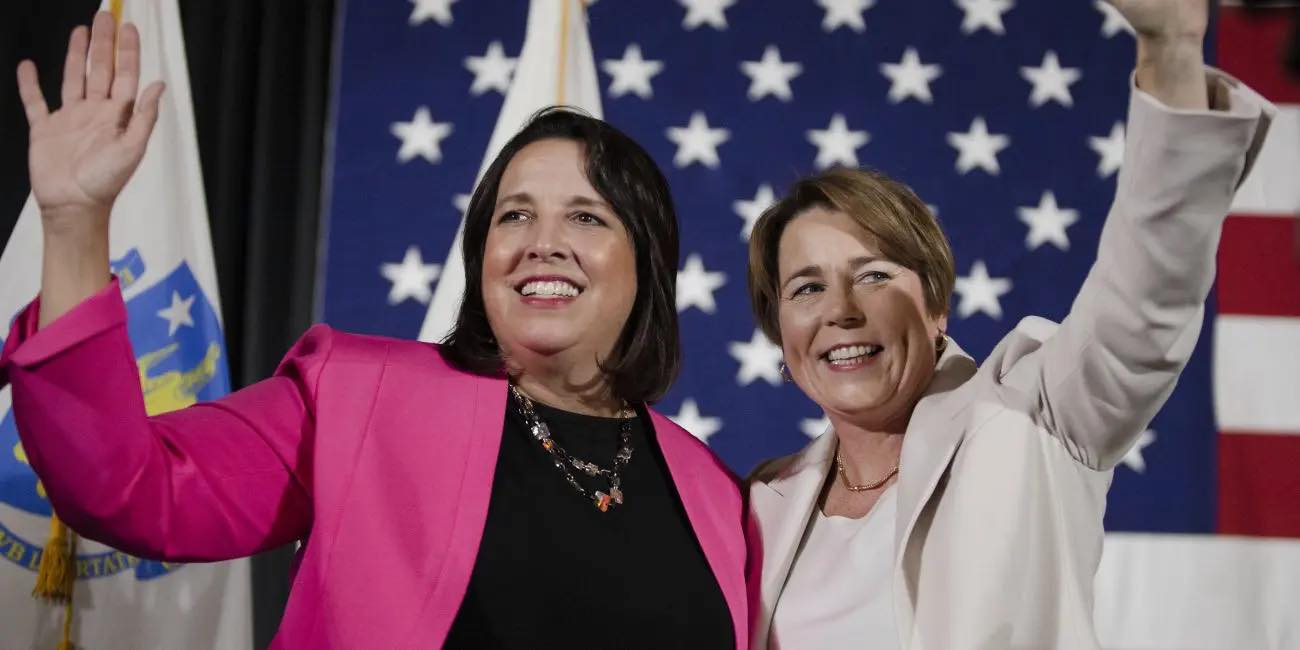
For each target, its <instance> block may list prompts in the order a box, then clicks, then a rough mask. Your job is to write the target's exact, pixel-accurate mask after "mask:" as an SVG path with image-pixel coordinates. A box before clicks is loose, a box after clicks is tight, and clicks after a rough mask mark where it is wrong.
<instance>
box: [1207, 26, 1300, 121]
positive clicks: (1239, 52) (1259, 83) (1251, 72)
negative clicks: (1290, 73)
mask: <svg viewBox="0 0 1300 650" xmlns="http://www.w3.org/2000/svg"><path fill="white" fill-rule="evenodd" d="M1298 15H1300V7H1285V8H1281V7H1280V8H1273V9H1257V10H1248V9H1246V8H1245V7H1221V8H1220V9H1219V23H1218V31H1219V36H1218V57H1219V61H1218V66H1219V68H1221V69H1222V70H1223V71H1224V72H1227V73H1229V74H1231V75H1233V76H1235V77H1237V78H1238V79H1240V80H1242V81H1243V82H1244V83H1245V84H1246V85H1248V86H1250V87H1251V88H1254V89H1255V91H1256V92H1258V93H1260V94H1261V95H1263V96H1265V97H1267V98H1268V99H1270V100H1272V101H1274V102H1278V103H1300V81H1298V80H1297V79H1295V78H1294V77H1291V78H1288V77H1287V75H1286V72H1285V70H1284V69H1283V67H1282V56H1283V53H1284V52H1285V47H1286V43H1287V39H1289V38H1290V37H1291V30H1292V24H1293V21H1294V20H1295V18H1296V16H1298Z"/></svg>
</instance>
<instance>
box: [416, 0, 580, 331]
mask: <svg viewBox="0 0 1300 650" xmlns="http://www.w3.org/2000/svg"><path fill="white" fill-rule="evenodd" d="M557 104H562V105H565V106H572V107H575V108H580V109H582V110H584V111H586V112H587V113H590V114H591V115H592V116H594V117H600V116H601V110H600V85H599V82H598V81H597V79H596V59H595V57H594V56H593V55H592V53H591V40H590V39H589V38H588V37H587V14H586V11H585V4H584V3H583V2H582V0H532V1H531V3H530V4H529V7H528V27H527V29H526V30H525V32H524V46H523V50H522V51H521V52H520V54H519V62H518V65H517V66H516V67H515V74H514V80H513V81H512V82H511V84H510V92H508V93H506V100H505V103H504V104H502V106H501V115H500V116H499V117H498V118H497V124H496V127H495V128H493V130H492V138H491V139H490V140H489V141H488V147H487V151H486V152H485V153H484V155H483V164H482V165H480V166H479V171H478V176H477V177H476V178H475V181H474V182H475V183H477V182H478V181H479V180H480V179H482V178H483V173H484V172H485V171H487V168H488V166H489V165H491V164H492V160H493V159H495V158H496V156H497V153H499V152H500V151H501V148H502V147H504V146H505V144H506V142H508V141H509V140H510V138H512V137H514V135H515V134H516V133H518V132H519V130H520V129H521V128H523V126H524V123H525V122H527V121H528V118H529V117H530V116H532V115H533V113H536V112H537V111H539V110H541V109H543V108H546V107H547V106H553V105H557ZM464 231H465V223H464V215H461V225H460V227H459V228H458V229H457V230H456V238H455V239H453V240H452V243H451V251H450V252H449V253H448V254H447V262H446V263H445V264H443V266H442V276H441V279H440V280H439V281H438V288H437V289H436V290H435V291H434V292H433V299H432V300H430V301H429V311H428V312H427V313H426V314H425V317H424V324H423V325H422V326H421V327H420V340H421V341H428V342H434V341H439V340H441V339H442V338H443V337H444V336H446V334H447V333H448V332H450V331H451V326H452V324H453V323H454V322H455V320H456V312H457V310H458V309H459V308H460V299H461V295H462V294H463V293H464V290H465V263H464V260H462V259H461V254H460V241H461V235H462V234H463V233H464Z"/></svg>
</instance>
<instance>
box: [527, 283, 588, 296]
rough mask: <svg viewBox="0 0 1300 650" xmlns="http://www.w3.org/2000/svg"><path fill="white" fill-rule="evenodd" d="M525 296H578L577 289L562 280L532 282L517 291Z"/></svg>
mask: <svg viewBox="0 0 1300 650" xmlns="http://www.w3.org/2000/svg"><path fill="white" fill-rule="evenodd" d="M519 293H520V294H523V295H525V296H562V297H566V298H572V297H574V296H577V295H578V287H576V286H574V285H572V284H570V283H568V282H565V281H563V280H551V281H549V282H542V281H533V282H529V283H528V284H525V285H524V286H523V288H521V289H520V290H519Z"/></svg>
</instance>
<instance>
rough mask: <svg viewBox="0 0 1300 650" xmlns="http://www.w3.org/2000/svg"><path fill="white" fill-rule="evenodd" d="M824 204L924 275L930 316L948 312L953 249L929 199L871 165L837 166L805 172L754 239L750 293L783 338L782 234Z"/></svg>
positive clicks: (777, 338)
mask: <svg viewBox="0 0 1300 650" xmlns="http://www.w3.org/2000/svg"><path fill="white" fill-rule="evenodd" d="M816 206H823V207H826V208H828V209H831V210H837V211H839V212H843V213H844V214H846V215H848V216H849V217H851V218H852V219H853V220H854V221H856V222H857V223H858V225H860V226H862V229H863V230H866V231H867V232H868V233H870V234H871V235H872V236H873V237H875V239H876V242H877V244H878V246H879V247H880V252H881V254H883V255H884V256H885V257H887V258H889V260H890V261H892V262H894V263H896V264H901V265H903V266H905V267H907V268H909V269H911V270H912V271H914V272H916V274H917V275H919V276H920V277H921V288H922V291H923V292H924V293H925V306H926V308H927V309H928V310H929V311H930V315H931V316H938V315H941V314H946V313H948V301H949V300H950V299H951V298H952V289H953V284H954V283H955V282H956V271H955V269H954V264H953V260H952V248H951V247H950V246H949V245H948V238H947V237H946V236H945V235H944V234H943V230H942V229H941V228H940V227H939V221H938V220H937V219H935V217H934V214H933V213H931V212H930V209H929V208H928V207H926V205H925V202H924V201H922V200H921V199H920V197H918V196H917V195H916V193H915V192H913V191H912V189H911V188H909V187H907V186H906V185H903V184H902V183H900V182H898V181H896V180H894V179H892V178H890V177H888V176H886V175H884V174H882V173H880V172H878V171H874V170H862V169H846V168H835V169H831V170H829V171H825V172H822V173H820V174H816V175H813V176H808V177H805V178H802V179H800V180H798V181H796V182H795V183H794V185H792V186H791V187H790V191H789V192H788V193H787V194H786V196H785V197H784V198H782V199H781V200H780V201H777V202H776V203H774V204H772V207H770V208H768V209H767V210H766V211H764V212H763V215H762V216H761V217H759V219H758V222H757V223H756V224H755V225H754V231H753V234H751V235H750V238H749V299H750V304H751V305H752V306H753V308H754V319H755V320H757V321H758V326H759V327H760V328H761V329H762V330H763V333H764V334H766V335H767V337H768V338H769V339H771V340H772V341H774V342H777V343H780V342H781V327H780V324H779V321H778V318H777V310H778V306H779V305H780V302H781V300H780V292H779V285H780V279H779V278H778V277H777V272H778V270H777V260H778V259H779V257H778V253H779V248H780V244H781V234H782V233H784V232H785V227H786V226H787V225H789V224H790V222H791V221H792V220H793V219H794V218H795V217H797V216H798V215H800V214H801V213H803V212H804V211H805V210H808V209H809V208H813V207H816Z"/></svg>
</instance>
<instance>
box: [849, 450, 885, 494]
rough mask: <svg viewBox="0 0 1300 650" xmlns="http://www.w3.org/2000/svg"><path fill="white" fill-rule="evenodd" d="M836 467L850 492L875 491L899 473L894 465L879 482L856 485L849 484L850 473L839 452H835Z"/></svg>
mask: <svg viewBox="0 0 1300 650" xmlns="http://www.w3.org/2000/svg"><path fill="white" fill-rule="evenodd" d="M835 467H836V468H837V469H839V474H840V481H841V482H843V483H844V489H846V490H848V491H849V492H869V491H871V490H875V489H877V488H879V487H880V486H882V485H884V484H886V483H888V482H889V479H891V478H894V475H895V474H897V473H898V465H894V469H891V470H889V472H888V473H886V474H885V475H884V476H882V477H881V478H880V480H879V481H873V482H871V483H867V484H865V485H854V484H853V483H851V482H849V473H848V472H847V471H846V470H845V469H844V458H843V457H841V456H840V452H839V450H836V451H835Z"/></svg>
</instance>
